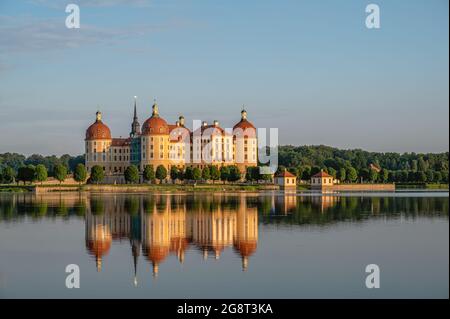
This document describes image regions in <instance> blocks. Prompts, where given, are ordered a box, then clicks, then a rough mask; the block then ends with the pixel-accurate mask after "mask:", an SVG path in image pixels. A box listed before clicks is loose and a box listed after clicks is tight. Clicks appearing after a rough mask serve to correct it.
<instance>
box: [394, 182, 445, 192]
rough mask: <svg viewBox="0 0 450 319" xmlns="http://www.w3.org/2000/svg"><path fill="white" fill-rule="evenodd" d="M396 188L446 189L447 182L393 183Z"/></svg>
mask: <svg viewBox="0 0 450 319" xmlns="http://www.w3.org/2000/svg"><path fill="white" fill-rule="evenodd" d="M395 188H396V189H447V190H448V184H440V183H403V184H395Z"/></svg>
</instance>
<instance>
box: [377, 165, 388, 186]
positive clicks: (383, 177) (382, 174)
mask: <svg viewBox="0 0 450 319" xmlns="http://www.w3.org/2000/svg"><path fill="white" fill-rule="evenodd" d="M388 179H389V170H387V169H385V168H383V169H382V170H381V171H380V176H379V180H380V182H382V183H387V181H388Z"/></svg>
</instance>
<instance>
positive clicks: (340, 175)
mask: <svg viewBox="0 0 450 319" xmlns="http://www.w3.org/2000/svg"><path fill="white" fill-rule="evenodd" d="M337 178H338V179H339V180H340V181H341V182H345V179H346V178H347V175H346V171H345V168H344V167H341V168H339V170H338V172H337Z"/></svg>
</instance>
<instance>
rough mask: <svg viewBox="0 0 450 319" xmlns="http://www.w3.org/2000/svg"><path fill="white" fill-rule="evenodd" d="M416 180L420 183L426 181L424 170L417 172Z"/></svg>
mask: <svg viewBox="0 0 450 319" xmlns="http://www.w3.org/2000/svg"><path fill="white" fill-rule="evenodd" d="M417 181H418V182H421V183H425V182H426V181H427V175H426V174H425V172H422V171H419V172H417Z"/></svg>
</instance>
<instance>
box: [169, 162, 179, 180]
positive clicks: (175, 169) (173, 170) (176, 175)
mask: <svg viewBox="0 0 450 319" xmlns="http://www.w3.org/2000/svg"><path fill="white" fill-rule="evenodd" d="M170 179H171V180H172V181H173V182H174V183H175V181H176V180H177V179H181V178H180V170H179V169H178V167H176V166H172V167H171V168H170Z"/></svg>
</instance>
